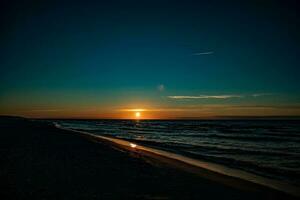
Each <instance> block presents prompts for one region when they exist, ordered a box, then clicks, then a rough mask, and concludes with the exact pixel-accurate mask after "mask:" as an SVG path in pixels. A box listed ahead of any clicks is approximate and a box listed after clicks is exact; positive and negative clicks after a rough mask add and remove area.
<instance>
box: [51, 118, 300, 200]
mask: <svg viewBox="0 0 300 200" xmlns="http://www.w3.org/2000/svg"><path fill="white" fill-rule="evenodd" d="M54 126H55V127H56V128H58V129H62V130H66V131H70V132H73V133H77V134H81V135H83V136H85V137H88V138H89V139H91V140H94V141H95V142H104V143H107V144H109V145H112V146H114V147H117V148H118V149H120V150H126V151H128V152H130V153H135V154H141V155H142V156H146V157H148V159H151V160H153V161H154V162H161V163H164V164H166V165H171V167H175V168H177V169H180V170H184V171H187V172H191V173H193V174H196V175H198V176H201V177H202V178H206V179H209V180H212V181H216V182H219V183H221V184H224V185H228V186H231V187H234V188H237V189H241V190H247V191H260V190H275V191H277V192H280V193H281V192H282V193H285V194H288V195H291V196H293V197H298V198H299V197H300V188H298V187H296V186H292V185H289V184H286V183H283V182H281V181H277V180H273V179H269V178H265V177H262V176H258V175H255V174H252V173H249V172H245V171H242V170H239V169H233V168H229V167H227V166H224V165H220V164H216V163H211V162H207V161H201V160H197V159H193V158H189V157H186V156H182V155H179V154H175V153H171V152H168V151H164V150H159V149H155V148H151V147H146V146H143V145H140V144H136V143H132V142H129V141H126V140H123V139H119V138H113V137H107V136H101V135H95V134H92V133H89V132H86V131H78V130H73V129H68V128H64V127H61V126H60V125H59V124H57V123H54Z"/></svg>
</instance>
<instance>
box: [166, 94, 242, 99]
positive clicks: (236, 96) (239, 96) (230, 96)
mask: <svg viewBox="0 0 300 200" xmlns="http://www.w3.org/2000/svg"><path fill="white" fill-rule="evenodd" d="M242 97H243V96H242V95H199V96H168V98H170V99H230V98H242Z"/></svg>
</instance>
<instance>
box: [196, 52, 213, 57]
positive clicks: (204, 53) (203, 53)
mask: <svg viewBox="0 0 300 200" xmlns="http://www.w3.org/2000/svg"><path fill="white" fill-rule="evenodd" d="M210 54H214V52H213V51H205V52H199V53H193V54H192V55H193V56H201V55H210Z"/></svg>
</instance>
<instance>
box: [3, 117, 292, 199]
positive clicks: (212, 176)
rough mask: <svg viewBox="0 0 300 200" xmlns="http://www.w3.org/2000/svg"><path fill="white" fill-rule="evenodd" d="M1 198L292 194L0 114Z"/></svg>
mask: <svg viewBox="0 0 300 200" xmlns="http://www.w3.org/2000/svg"><path fill="white" fill-rule="evenodd" d="M0 128H1V133H0V188H1V190H0V197H1V199H292V197H291V196H289V195H287V194H284V193H282V192H279V191H277V190H273V189H270V188H266V187H263V186H259V185H257V184H253V183H249V182H245V181H241V180H238V179H234V178H230V177H224V176H219V175H217V174H216V173H213V172H210V171H208V170H205V169H199V168H195V167H192V166H189V165H186V164H185V163H180V162H177V161H174V160H172V159H166V158H162V157H161V156H157V155H154V154H151V153H147V152H142V151H135V150H132V149H131V148H127V149H126V148H124V147H122V146H118V145H115V144H112V143H111V142H108V141H105V140H100V139H97V140H95V138H92V137H88V136H86V135H83V134H80V133H75V132H71V131H67V130H62V129H58V128H56V127H55V126H53V125H52V124H48V123H45V122H37V121H29V120H26V119H21V118H19V119H17V118H7V117H6V118H4V117H2V118H0Z"/></svg>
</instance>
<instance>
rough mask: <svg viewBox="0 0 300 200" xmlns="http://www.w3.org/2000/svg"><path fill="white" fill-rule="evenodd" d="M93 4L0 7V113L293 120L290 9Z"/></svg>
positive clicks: (297, 73)
mask: <svg viewBox="0 0 300 200" xmlns="http://www.w3.org/2000/svg"><path fill="white" fill-rule="evenodd" d="M95 2H96V1H88V0H85V1H24V2H23V1H8V0H7V1H5V0H4V1H1V19H2V20H1V27H2V28H1V47H0V53H1V61H0V62H1V63H0V66H1V67H0V68H1V69H0V114H4V115H21V116H27V117H59V118H60V117H74V118H132V117H134V112H136V111H137V110H139V111H141V114H142V118H189V117H196V118H197V117H214V116H282V115H284V116H286V115H288V116H290V115H293V116H295V115H297V116H300V83H299V77H300V61H299V56H300V55H299V53H300V51H299V47H300V34H299V33H300V32H299V27H300V16H299V12H298V11H299V6H298V5H297V1H164V0H160V1H107V2H106V3H103V2H102V1H98V3H95ZM179 2H180V3H179ZM297 12H298V13H297Z"/></svg>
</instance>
